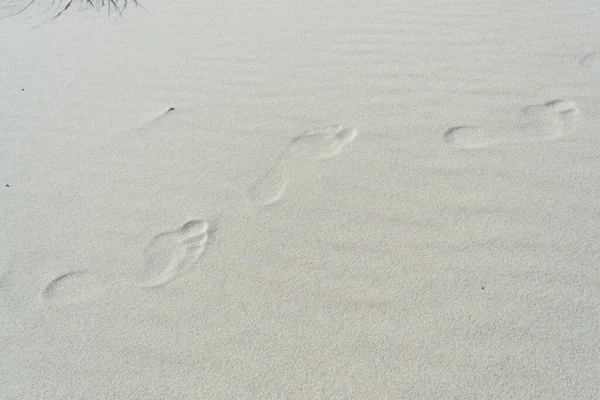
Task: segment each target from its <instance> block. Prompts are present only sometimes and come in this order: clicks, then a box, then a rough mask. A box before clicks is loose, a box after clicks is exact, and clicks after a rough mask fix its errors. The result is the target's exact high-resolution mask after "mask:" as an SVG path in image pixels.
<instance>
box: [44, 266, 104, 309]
mask: <svg viewBox="0 0 600 400" xmlns="http://www.w3.org/2000/svg"><path fill="white" fill-rule="evenodd" d="M105 289H106V285H105V284H104V282H103V281H102V280H101V279H100V278H98V277H97V276H95V275H93V274H88V273H86V272H84V271H72V272H67V273H65V274H62V275H59V276H57V277H56V278H54V279H52V280H51V281H50V282H49V283H48V284H47V285H46V287H45V288H44V290H43V291H42V299H44V300H45V301H49V302H52V303H62V304H70V303H75V302H79V301H83V300H86V299H89V298H91V297H93V296H94V295H97V294H98V293H100V292H101V291H103V290H105Z"/></svg>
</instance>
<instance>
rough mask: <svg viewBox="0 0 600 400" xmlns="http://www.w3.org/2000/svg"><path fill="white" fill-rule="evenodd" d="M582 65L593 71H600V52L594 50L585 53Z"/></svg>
mask: <svg viewBox="0 0 600 400" xmlns="http://www.w3.org/2000/svg"><path fill="white" fill-rule="evenodd" d="M580 64H581V66H582V67H583V68H584V69H586V70H588V71H591V72H600V52H594V53H590V54H587V55H585V56H584V57H583V58H582V59H581V61H580Z"/></svg>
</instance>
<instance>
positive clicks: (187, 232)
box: [142, 220, 208, 288]
mask: <svg viewBox="0 0 600 400" xmlns="http://www.w3.org/2000/svg"><path fill="white" fill-rule="evenodd" d="M207 240H208V222H206V221H203V220H192V221H189V222H187V223H186V224H184V225H183V226H182V227H181V228H179V229H177V230H175V231H169V232H164V233H161V234H160V235H157V236H155V237H154V238H153V239H152V240H151V241H150V243H149V244H148V247H147V248H146V270H145V275H146V276H147V279H145V280H144V281H145V283H144V284H142V286H143V287H150V288H152V287H159V286H163V285H165V284H167V283H169V282H170V281H172V280H174V279H175V278H177V277H179V276H181V275H182V274H184V273H185V272H187V271H188V270H189V269H190V268H191V267H192V266H193V265H194V263H195V262H196V261H197V260H198V258H199V257H200V255H201V254H202V253H203V252H204V249H205V247H206V241H207Z"/></svg>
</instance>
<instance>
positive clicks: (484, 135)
mask: <svg viewBox="0 0 600 400" xmlns="http://www.w3.org/2000/svg"><path fill="white" fill-rule="evenodd" d="M491 136H492V135H491V134H490V133H489V132H487V131H485V130H484V129H481V128H478V127H476V126H468V125H462V126H455V127H452V128H450V129H448V130H447V131H446V132H445V133H444V141H445V142H446V143H448V144H450V145H452V146H455V147H458V148H463V149H483V148H486V147H488V146H490V145H492V144H494V143H496V141H494V140H493V139H492V138H491Z"/></svg>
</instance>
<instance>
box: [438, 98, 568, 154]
mask: <svg viewBox="0 0 600 400" xmlns="http://www.w3.org/2000/svg"><path fill="white" fill-rule="evenodd" d="M578 115H579V109H578V108H577V105H576V104H575V103H574V102H572V101H569V100H563V99H557V100H551V101H549V102H547V103H544V104H535V105H531V106H526V107H523V108H522V109H521V111H520V113H519V115H518V116H517V119H516V122H514V123H513V124H512V126H511V125H510V124H509V126H511V129H506V128H505V129H500V130H499V133H498V134H492V133H491V132H490V131H486V130H484V129H481V128H478V127H475V126H466V125H463V126H455V127H453V128H450V129H448V130H447V131H446V132H445V133H444V141H445V142H446V143H448V144H450V145H453V146H455V147H458V148H462V149H480V148H486V147H490V146H493V145H497V144H510V143H530V142H540V141H549V140H555V139H557V138H560V137H562V136H565V135H567V134H570V133H572V132H573V131H574V128H575V122H576V118H577V116H578Z"/></svg>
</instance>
